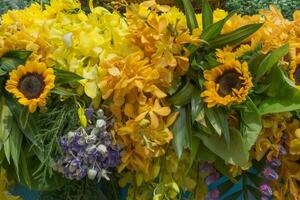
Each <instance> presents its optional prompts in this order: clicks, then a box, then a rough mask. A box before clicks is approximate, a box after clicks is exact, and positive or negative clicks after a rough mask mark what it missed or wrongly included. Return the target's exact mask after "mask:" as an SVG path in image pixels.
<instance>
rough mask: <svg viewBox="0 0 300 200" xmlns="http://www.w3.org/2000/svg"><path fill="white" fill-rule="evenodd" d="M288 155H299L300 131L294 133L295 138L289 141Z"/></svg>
mask: <svg viewBox="0 0 300 200" xmlns="http://www.w3.org/2000/svg"><path fill="white" fill-rule="evenodd" d="M289 146H290V153H291V154H292V155H300V129H297V130H296V131H295V138H294V139H292V140H291V141H290V144H289Z"/></svg>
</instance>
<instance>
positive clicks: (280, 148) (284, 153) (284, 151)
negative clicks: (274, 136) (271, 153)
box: [279, 145, 286, 156]
mask: <svg viewBox="0 0 300 200" xmlns="http://www.w3.org/2000/svg"><path fill="white" fill-rule="evenodd" d="M279 155H280V156H285V155H286V149H285V148H284V147H283V146H282V145H280V147H279Z"/></svg>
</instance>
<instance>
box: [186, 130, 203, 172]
mask: <svg viewBox="0 0 300 200" xmlns="http://www.w3.org/2000/svg"><path fill="white" fill-rule="evenodd" d="M199 146H200V139H199V138H197V137H195V136H193V137H192V141H191V151H190V152H191V155H190V163H189V167H188V169H187V170H186V173H185V174H186V175H187V174H188V173H189V171H190V169H191V168H192V166H193V164H194V161H195V159H196V156H197V153H198V150H199Z"/></svg>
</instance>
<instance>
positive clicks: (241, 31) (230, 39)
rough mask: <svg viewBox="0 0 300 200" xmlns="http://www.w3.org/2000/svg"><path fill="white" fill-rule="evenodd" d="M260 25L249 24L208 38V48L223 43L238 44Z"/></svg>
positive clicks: (218, 46) (213, 47) (221, 45)
mask: <svg viewBox="0 0 300 200" xmlns="http://www.w3.org/2000/svg"><path fill="white" fill-rule="evenodd" d="M261 26H262V24H249V25H245V26H242V27H240V28H238V29H237V30H235V31H232V32H230V33H226V34H223V35H220V36H219V37H217V38H215V39H213V40H209V41H208V43H209V46H210V48H212V49H215V48H220V47H223V46H225V45H232V44H239V43H241V42H242V41H243V40H245V39H246V38H248V37H249V36H250V35H252V34H253V33H255V32H256V31H257V30H258V29H260V27H261Z"/></svg>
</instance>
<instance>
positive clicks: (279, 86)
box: [258, 67, 300, 115]
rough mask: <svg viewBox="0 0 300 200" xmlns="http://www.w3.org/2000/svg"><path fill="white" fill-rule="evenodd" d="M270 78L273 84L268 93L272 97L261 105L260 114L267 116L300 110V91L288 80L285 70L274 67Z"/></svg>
mask: <svg viewBox="0 0 300 200" xmlns="http://www.w3.org/2000/svg"><path fill="white" fill-rule="evenodd" d="M270 77H271V82H270V87H269V90H268V92H267V93H268V95H269V96H270V97H267V98H266V99H265V100H263V101H262V102H261V103H260V104H259V107H258V110H259V113H260V114H261V115H265V114H269V113H279V112H289V111H294V110H298V109H300V91H299V90H298V89H297V88H296V86H295V84H294V83H293V82H292V81H291V80H289V79H288V77H287V76H286V75H285V74H284V72H283V70H282V69H280V68H279V67H273V68H272V71H271V75H270ZM287 97H288V98H287Z"/></svg>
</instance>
